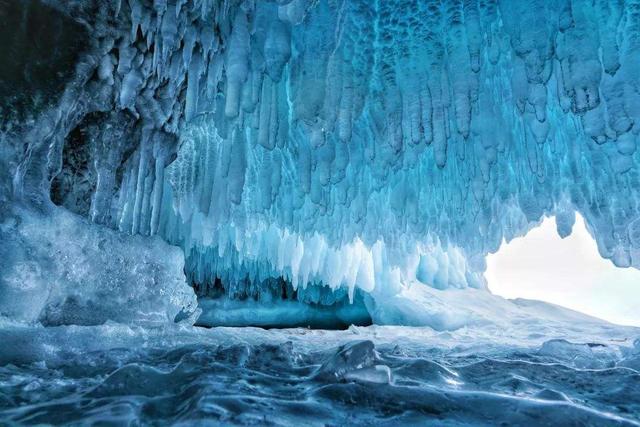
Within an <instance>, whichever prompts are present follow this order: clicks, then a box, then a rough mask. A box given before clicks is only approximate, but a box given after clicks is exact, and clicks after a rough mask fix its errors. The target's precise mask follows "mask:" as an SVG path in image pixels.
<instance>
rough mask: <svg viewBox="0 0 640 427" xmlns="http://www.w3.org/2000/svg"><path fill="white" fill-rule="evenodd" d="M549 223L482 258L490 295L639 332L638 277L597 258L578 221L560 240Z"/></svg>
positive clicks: (553, 224) (582, 223) (553, 220)
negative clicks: (635, 328)
mask: <svg viewBox="0 0 640 427" xmlns="http://www.w3.org/2000/svg"><path fill="white" fill-rule="evenodd" d="M556 229H557V224H556V218H555V217H547V218H545V219H544V220H543V221H542V222H541V224H540V225H539V226H538V227H536V228H534V229H532V230H530V231H529V232H528V233H527V234H526V235H525V236H522V237H519V238H516V239H514V240H512V241H510V242H509V243H505V242H503V244H502V245H501V247H500V249H499V250H498V251H497V252H496V253H494V254H490V255H489V256H488V258H487V271H486V277H487V281H488V284H489V289H490V290H491V292H492V293H494V294H496V295H499V296H502V297H505V298H509V299H515V298H524V299H530V300H540V301H545V302H549V303H552V304H557V305H560V306H564V307H567V308H570V309H573V310H577V311H580V312H582V313H585V314H588V315H591V316H595V317H598V318H601V319H604V320H607V321H610V322H613V323H617V324H622V325H633V326H640V315H639V313H638V307H639V306H640V291H638V286H637V285H638V283H640V271H638V270H637V269H635V268H620V267H616V266H615V265H614V264H613V263H612V262H611V261H610V260H607V259H604V258H603V257H602V256H601V255H600V254H599V253H598V248H597V245H596V242H595V240H594V238H593V237H592V236H591V235H590V234H589V231H588V229H587V225H586V223H585V220H584V218H583V217H582V216H581V215H580V214H577V215H576V222H575V224H574V226H573V231H572V232H571V234H570V235H568V236H565V237H564V238H561V237H560V236H559V235H558V232H557V231H556Z"/></svg>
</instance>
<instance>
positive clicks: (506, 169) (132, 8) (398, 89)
mask: <svg viewBox="0 0 640 427" xmlns="http://www.w3.org/2000/svg"><path fill="white" fill-rule="evenodd" d="M44 3H45V4H46V5H47V7H51V8H53V9H55V10H57V11H58V13H59V14H62V15H64V16H65V17H66V18H65V19H68V20H71V21H73V22H74V23H75V24H74V25H77V26H79V27H81V30H78V31H79V33H78V34H80V31H82V36H81V37H82V40H83V42H84V43H87V44H88V46H86V47H82V48H78V50H79V53H78V60H77V62H76V64H75V66H74V67H73V70H72V72H71V74H72V76H71V77H69V78H68V79H67V80H66V86H64V89H63V90H61V91H60V92H59V94H58V95H57V96H55V97H53V96H52V97H50V107H49V108H48V109H44V110H43V111H40V112H38V114H34V119H33V121H32V122H29V121H28V120H27V121H23V122H21V123H22V125H21V127H20V132H19V133H18V132H17V131H15V126H14V128H13V129H14V130H10V131H8V133H6V135H10V137H12V138H13V139H12V141H14V144H13V145H12V147H13V149H5V151H7V152H9V151H10V153H9V155H7V156H4V157H5V160H3V161H4V165H0V166H2V167H3V169H4V170H5V171H8V173H6V172H5V175H6V176H5V180H4V181H3V182H4V185H5V186H6V188H7V189H8V188H9V186H10V187H11V189H12V190H11V194H12V196H11V198H12V199H15V200H21V201H22V202H24V203H27V204H30V205H35V206H39V207H41V208H42V209H46V207H47V206H49V205H50V203H51V202H50V200H51V199H52V200H53V201H55V202H56V203H57V204H59V205H63V206H65V207H66V208H68V209H70V210H72V211H74V212H76V213H79V214H81V215H83V216H86V217H87V218H89V219H90V220H91V221H92V222H95V223H99V224H105V225H108V226H110V227H113V228H116V229H118V230H120V231H122V232H125V233H132V234H143V235H154V234H159V235H160V236H162V237H163V238H164V239H166V240H168V241H169V242H171V243H174V244H177V245H179V246H181V247H182V248H183V249H184V251H185V256H186V272H187V275H188V276H189V278H190V279H191V281H192V282H194V283H197V284H206V283H213V281H214V279H215V278H216V277H218V278H221V279H222V281H223V282H224V283H226V284H227V285H226V286H227V292H230V293H233V292H235V291H236V290H237V291H238V292H241V293H242V292H244V293H247V292H251V290H250V289H249V290H247V288H248V287H249V288H250V287H251V286H254V287H255V286H258V287H259V286H260V284H261V283H262V282H263V281H264V280H266V279H269V278H276V277H281V278H284V279H285V280H286V281H288V282H290V283H291V284H292V286H293V287H294V288H295V287H298V286H302V287H306V286H307V284H309V283H322V284H324V285H328V286H330V287H331V288H334V289H337V288H341V289H343V288H344V289H347V290H348V291H349V293H350V295H351V296H352V295H353V293H354V292H355V289H360V290H361V291H364V292H369V293H372V294H376V295H378V296H379V297H380V298H382V297H384V295H390V294H393V293H396V292H398V289H399V288H401V287H402V286H404V285H405V284H407V283H410V282H415V281H416V280H417V281H419V282H422V283H424V284H427V285H430V286H433V287H436V288H448V287H460V288H464V287H480V288H482V287H484V278H483V275H482V272H483V271H484V268H485V262H484V259H485V256H486V254H487V253H489V252H493V251H496V250H497V249H498V247H499V246H500V244H501V242H502V241H503V239H507V240H508V239H511V238H513V237H514V236H517V235H521V234H523V233H524V232H526V231H527V230H528V229H530V228H531V227H533V226H535V225H536V224H537V223H538V222H539V221H540V220H541V218H542V217H543V216H545V215H556V216H557V223H558V232H559V233H560V235H561V236H566V235H567V234H569V233H570V232H571V228H572V225H573V222H574V218H575V215H574V212H575V211H579V212H580V213H581V214H582V215H583V216H584V217H585V218H586V221H587V223H588V227H589V230H590V232H591V233H592V234H593V236H594V237H595V239H596V240H597V243H598V249H599V251H600V254H601V255H602V256H603V257H605V258H609V259H611V260H612V261H613V262H614V263H615V264H616V265H618V266H635V267H640V206H639V205H638V202H639V201H640V176H639V175H638V164H639V163H640V158H639V154H638V153H637V150H636V146H637V144H638V143H639V142H640V136H639V134H640V1H637V0H624V1H623V0H563V1H557V2H549V1H545V0H526V1H525V0H516V1H514V0H509V1H506V0H504V1H494V0H464V1H462V0H460V1H455V0H446V1H444V0H443V1H426V0H425V1H409V0H406V1H402V0H377V1H371V0H289V1H287V0H278V1H250V0H245V1H239V0H224V1H223V0H196V1H182V0H178V1H177V2H176V1H166V0H156V1H153V2H152V1H142V0H128V1H127V0H121V1H115V2H114V1H104V2H103V1H98V0H94V1H91V2H87V1H73V0H68V1H62V0H47V1H45V2H44ZM41 7H44V6H41ZM53 9H52V10H53ZM51 13H53V12H51ZM24 19H28V17H27V18H24ZM60 31H62V32H63V33H64V31H65V30H64V29H61V30H60ZM68 31H70V30H68ZM6 117H9V115H6V116H5V122H8V121H10V120H8V119H6ZM5 128H6V126H5ZM5 132H7V131H5ZM14 135H19V138H18V137H14ZM7 191H8V190H7ZM236 288H237V289H236ZM308 298H311V300H317V299H318V298H324V297H322V296H318V295H315V296H309V297H308Z"/></svg>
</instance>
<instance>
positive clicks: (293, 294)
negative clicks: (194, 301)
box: [192, 277, 372, 330]
mask: <svg viewBox="0 0 640 427" xmlns="http://www.w3.org/2000/svg"><path fill="white" fill-rule="evenodd" d="M192 285H193V288H194V290H195V291H196V294H197V295H198V305H199V306H200V308H201V309H202V314H201V315H200V317H199V318H198V320H197V321H196V326H204V327H214V326H229V327H240V326H255V327H261V328H265V329H271V328H310V329H329V330H343V329H347V328H349V326H351V325H356V326H369V325H371V324H372V319H371V315H370V314H369V311H368V310H367V308H366V305H365V298H366V296H365V295H364V294H363V293H362V292H360V291H359V290H356V291H355V293H354V297H353V301H349V297H348V293H347V291H346V290H345V289H339V290H336V291H333V290H331V289H330V288H329V287H327V286H323V285H322V284H308V285H307V287H306V289H301V288H298V289H294V288H293V286H292V285H291V283H290V282H289V281H287V280H285V279H283V278H281V277H278V278H272V279H267V280H263V281H261V282H260V283H254V282H251V281H250V280H248V279H247V280H243V281H234V282H233V283H229V282H228V281H223V280H221V279H220V278H219V277H216V278H215V279H214V280H211V281H210V283H204V284H202V283H195V282H194V283H192Z"/></svg>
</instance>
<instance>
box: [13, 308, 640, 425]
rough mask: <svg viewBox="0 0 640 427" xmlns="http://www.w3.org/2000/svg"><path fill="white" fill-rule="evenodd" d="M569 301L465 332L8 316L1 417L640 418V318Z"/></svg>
mask: <svg viewBox="0 0 640 427" xmlns="http://www.w3.org/2000/svg"><path fill="white" fill-rule="evenodd" d="M565 315H567V313H564V315H558V316H557V320H560V319H563V320H564V321H570V322H571V321H575V323H574V324H573V326H572V327H570V328H568V327H567V325H566V323H565V324H564V326H562V327H558V326H556V325H554V324H553V323H547V322H539V323H536V324H531V323H529V322H524V321H523V322H518V321H516V322H515V323H514V324H512V326H511V327H510V328H504V327H492V326H482V327H468V328H463V329H460V330H458V331H455V332H437V331H434V330H433V329H430V328H412V327H390V326H386V327H380V326H372V327H367V328H358V327H352V328H350V329H349V330H346V331H321V330H307V329H289V330H273V329H272V330H268V331H265V330H261V329H255V328H216V329H200V328H184V327H182V328H181V327H175V328H162V329H149V328H140V327H130V326H124V325H117V324H107V325H103V326H90V327H79V326H63V327H49V328H42V327H25V326H18V325H10V324H3V326H2V328H0V341H1V342H2V343H3V351H2V352H1V353H0V366H1V367H0V423H2V424H9V425H11V424H12V423H15V424H40V423H45V424H54V425H69V424H71V423H74V424H91V423H100V422H102V423H108V422H110V423H115V424H127V423H135V424H137V423H141V424H154V423H160V424H167V423H182V424H181V425H194V424H195V425H200V424H207V425H209V424H221V425H255V424H259V425H326V424H330V425H343V424H345V423H348V424H349V425H389V426H392V425H393V426H396V425H408V426H413V425H425V423H429V422H430V423H433V424H434V425H497V424H500V423H505V424H508V425H526V426H534V425H592V426H605V425H607V426H608V425H617V426H620V425H622V426H633V425H635V426H638V425H640V415H639V414H640V403H639V402H640V388H638V382H639V381H640V372H639V369H640V343H639V341H638V340H637V339H638V336H639V335H640V332H639V330H638V329H637V328H623V327H618V326H613V325H608V324H604V323H599V324H593V323H590V324H589V325H588V327H585V326H584V325H585V322H584V320H585V319H584V318H582V319H579V317H580V315H578V314H573V315H567V317H565ZM578 320H581V321H578ZM634 340H635V341H634Z"/></svg>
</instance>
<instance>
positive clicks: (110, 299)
mask: <svg viewBox="0 0 640 427" xmlns="http://www.w3.org/2000/svg"><path fill="white" fill-rule="evenodd" d="M0 242H2V244H1V245H0V318H2V317H4V318H9V319H13V320H18V321H22V322H27V323H34V322H40V323H42V324H43V325H49V326H51V325H68V324H74V325H100V324H103V323H105V322H107V321H114V322H121V323H125V324H162V323H171V322H174V321H181V320H185V321H189V320H190V321H191V323H190V324H192V323H193V321H194V320H195V316H196V315H197V302H196V296H195V294H194V293H193V290H192V289H191V288H190V287H189V286H188V284H187V282H186V281H185V277H184V273H183V265H184V258H183V256H182V253H181V251H180V249H178V248H176V247H172V246H169V245H167V244H166V243H165V242H164V241H162V240H161V239H160V238H158V237H155V238H151V237H143V236H127V235H123V234H120V233H117V232H116V231H114V230H111V229H109V228H106V227H101V226H96V225H95V224H90V223H89V222H87V221H86V220H83V219H82V218H79V217H77V216H76V215H74V214H72V213H69V212H67V211H65V210H63V209H54V210H53V211H51V212H49V213H48V215H43V214H39V213H34V212H30V211H28V210H23V209H15V210H12V211H8V212H7V211H4V210H3V209H2V210H0ZM190 317H191V319H189V318H190ZM2 347H3V350H1V351H5V348H6V347H5V346H2Z"/></svg>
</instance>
